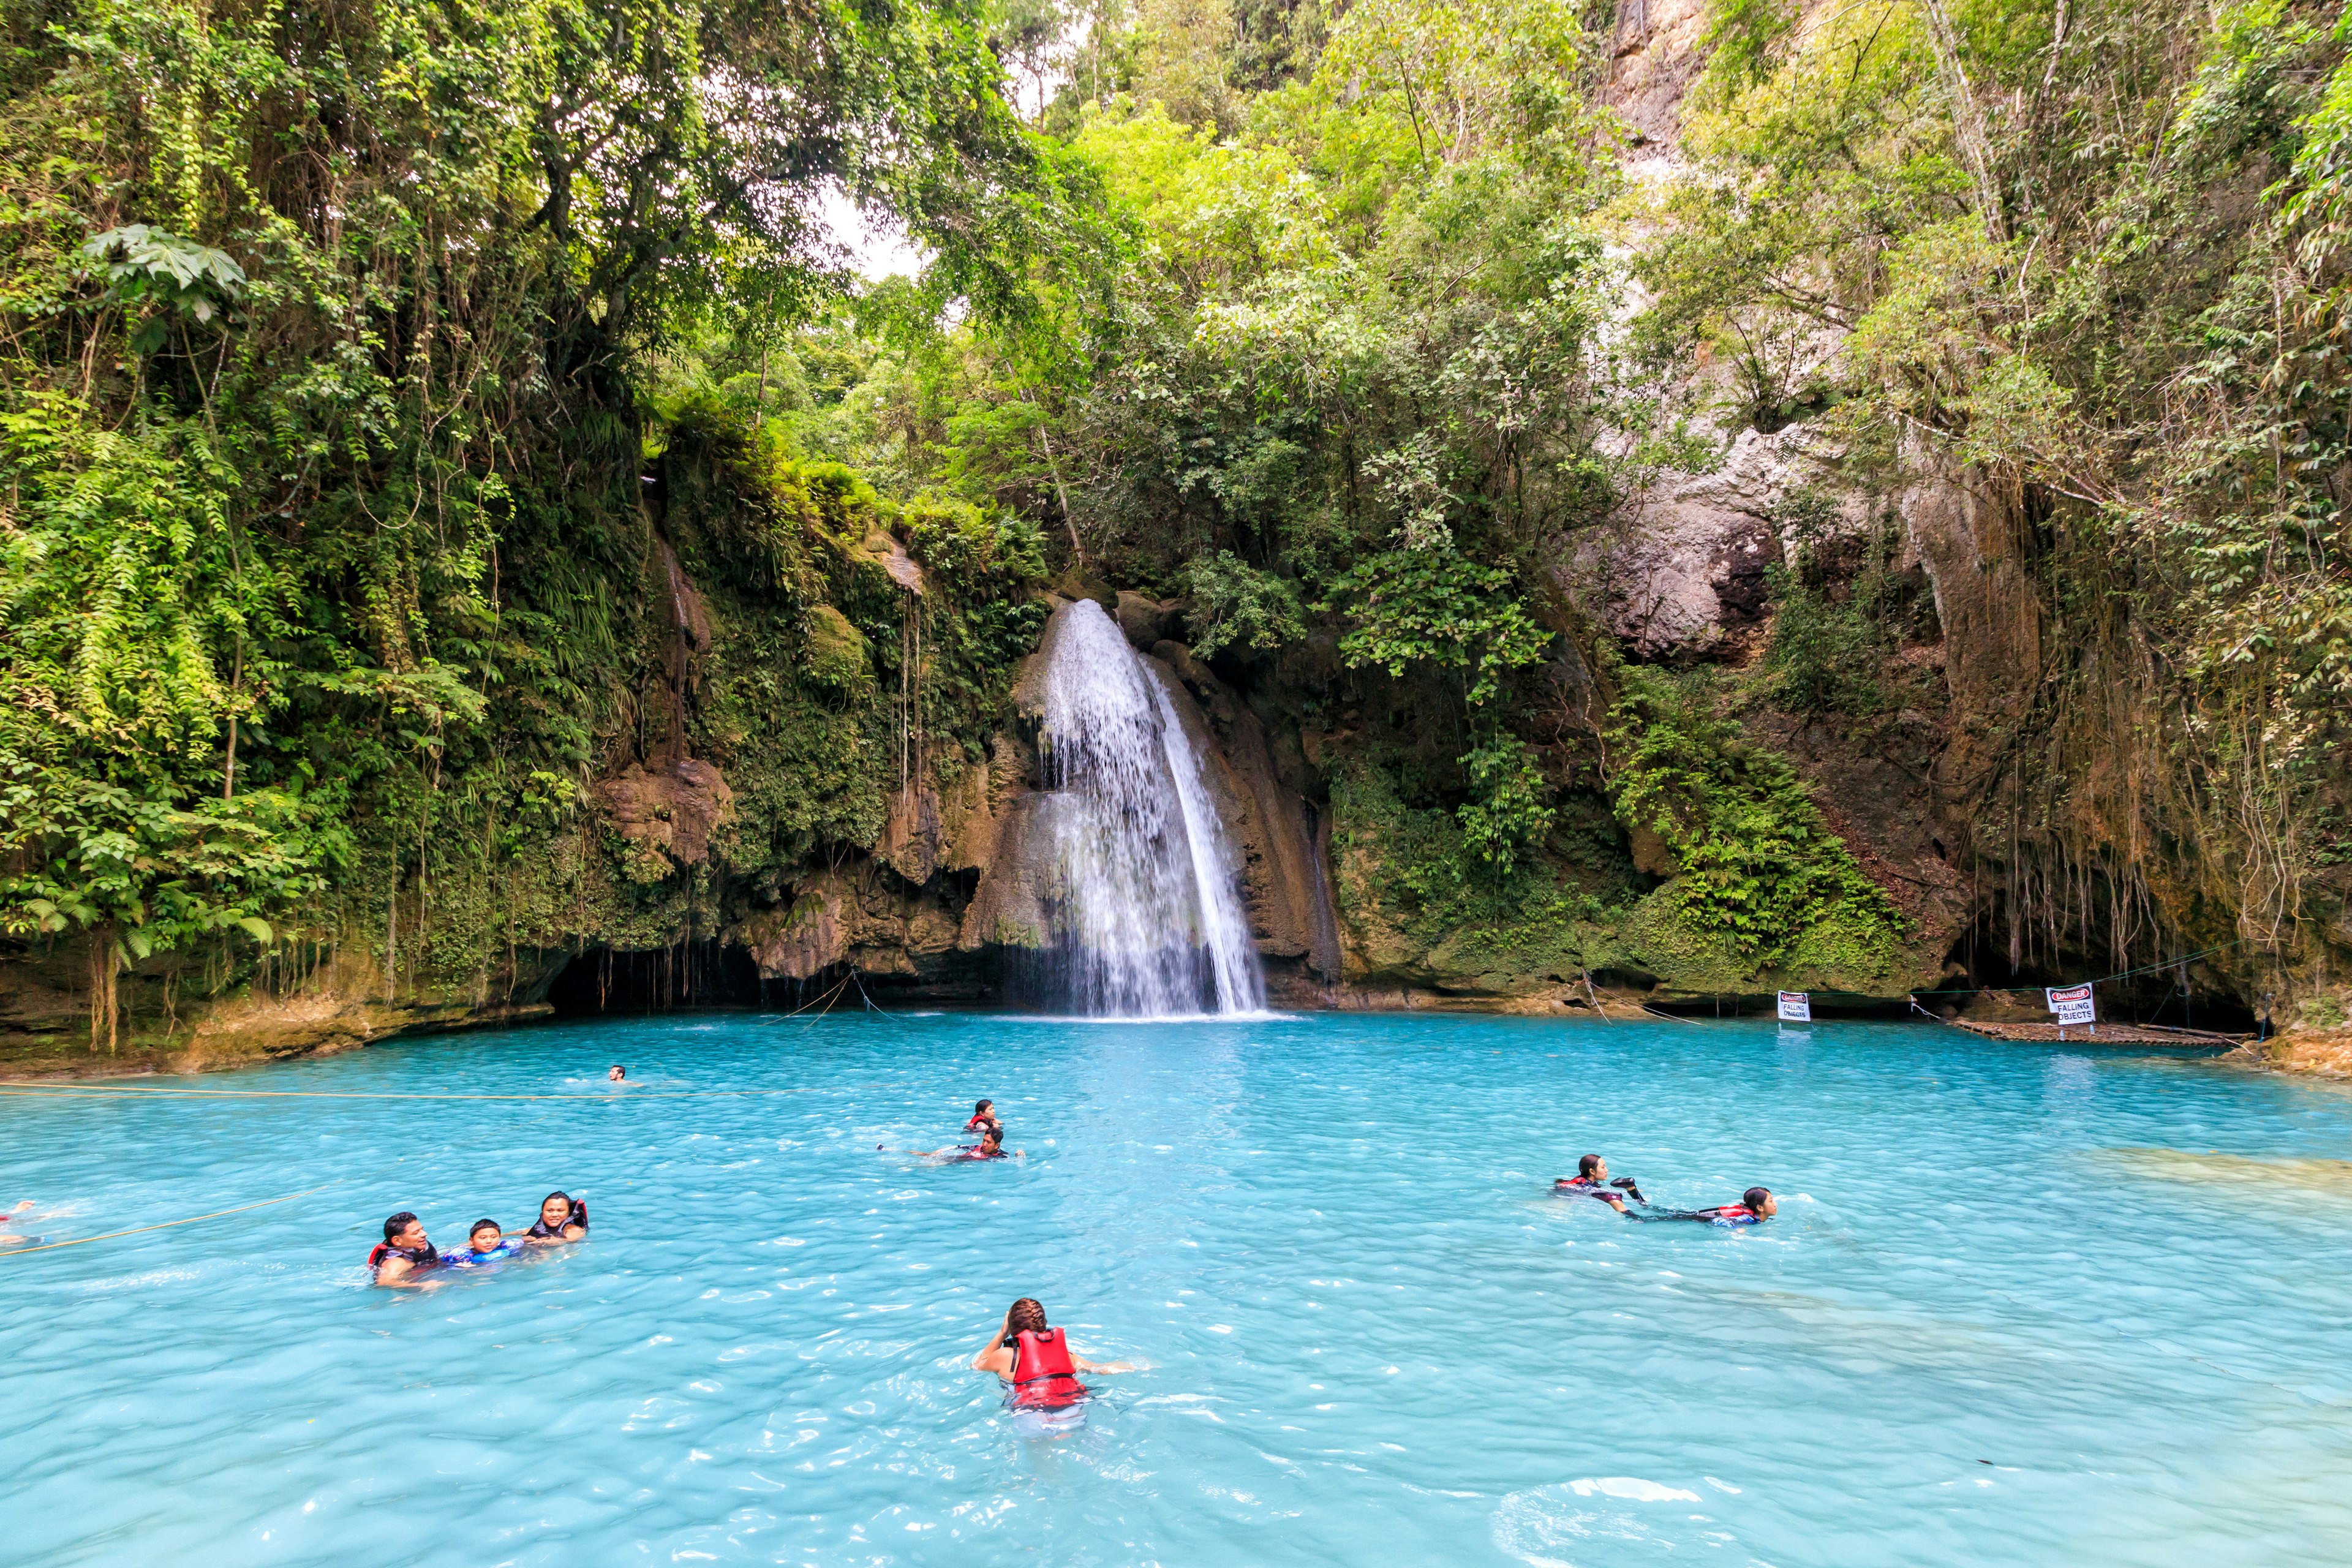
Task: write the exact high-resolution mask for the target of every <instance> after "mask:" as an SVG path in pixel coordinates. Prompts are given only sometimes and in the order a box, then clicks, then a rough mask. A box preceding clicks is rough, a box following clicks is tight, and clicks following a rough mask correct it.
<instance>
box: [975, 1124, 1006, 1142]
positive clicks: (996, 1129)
mask: <svg viewBox="0 0 2352 1568" xmlns="http://www.w3.org/2000/svg"><path fill="white" fill-rule="evenodd" d="M992 1138H993V1139H995V1140H996V1141H997V1142H999V1143H1002V1142H1004V1127H1003V1123H1002V1122H996V1121H992V1122H990V1123H989V1124H988V1125H987V1126H985V1127H983V1128H982V1129H981V1130H980V1141H981V1142H983V1143H985V1142H988V1141H989V1140H990V1139H992Z"/></svg>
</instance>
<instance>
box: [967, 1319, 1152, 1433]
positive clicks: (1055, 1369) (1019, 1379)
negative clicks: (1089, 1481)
mask: <svg viewBox="0 0 2352 1568" xmlns="http://www.w3.org/2000/svg"><path fill="white" fill-rule="evenodd" d="M1008 1341H1009V1343H1008ZM971 1370H972V1371H974V1372H992V1373H995V1374H996V1375H997V1376H998V1377H1000V1378H1002V1379H1003V1380H1004V1382H1005V1383H1007V1384H1010V1385H1011V1386H1012V1393H1013V1404H1014V1405H1016V1406H1018V1407H1020V1408H1021V1409H1024V1410H1065V1409H1067V1408H1068V1407H1069V1406H1071V1405H1076V1403H1077V1402H1078V1401H1079V1400H1081V1399H1084V1398H1085V1397H1086V1396H1087V1385H1086V1384H1083V1383H1080V1382H1079V1381H1078V1378H1077V1374H1078V1373H1082V1372H1091V1373H1106V1374H1107V1373H1115V1372H1133V1371H1134V1370H1135V1368H1134V1367H1133V1366H1132V1365H1130V1364H1129V1363H1126V1362H1123V1361H1106V1362H1093V1361H1088V1360H1087V1359H1086V1357H1084V1356H1082V1355H1080V1354H1078V1353H1077V1352H1076V1351H1075V1350H1074V1349H1072V1348H1071V1346H1070V1342H1069V1340H1068V1339H1067V1337H1066V1336H1065V1335H1064V1333H1063V1331H1061V1330H1059V1329H1049V1328H1047V1327H1046V1326H1045V1308H1044V1307H1043V1306H1042V1305H1040V1304H1039V1303H1038V1301H1037V1300H1036V1299H1035V1298H1034V1297H1031V1296H1024V1297H1022V1298H1021V1300H1018V1301H1015V1302H1013V1305H1012V1306H1011V1307H1010V1308H1008V1309H1007V1310H1006V1311H1005V1314H1004V1322H1003V1325H1002V1326H1001V1327H1000V1328H998V1329H997V1331H996V1337H995V1338H993V1339H992V1340H990V1341H989V1342H988V1345H987V1348H986V1349H984V1350H982V1352H980V1353H979V1354H978V1355H976V1356H974V1357H972V1358H971Z"/></svg>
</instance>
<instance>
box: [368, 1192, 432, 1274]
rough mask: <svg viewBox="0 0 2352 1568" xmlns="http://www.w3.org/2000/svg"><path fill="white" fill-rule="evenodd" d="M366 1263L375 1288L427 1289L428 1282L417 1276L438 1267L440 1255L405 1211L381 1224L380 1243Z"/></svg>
mask: <svg viewBox="0 0 2352 1568" xmlns="http://www.w3.org/2000/svg"><path fill="white" fill-rule="evenodd" d="M367 1261H368V1268H369V1271H370V1272H371V1273H373V1275H374V1276H375V1282H376V1283H377V1284H379V1285H428V1284H431V1283H432V1281H431V1280H428V1279H422V1278H420V1276H422V1275H425V1274H427V1273H430V1272H431V1271H432V1270H434V1269H436V1268H440V1267H441V1266H442V1258H441V1254H440V1253H439V1252H437V1251H436V1250H435V1249H434V1246H433V1243H432V1241H431V1240H430V1239H429V1238H427V1237H426V1236H425V1222H424V1221H422V1220H420V1219H418V1218H417V1217H416V1216H415V1215H413V1214H410V1213H409V1212H408V1211H407V1210H406V1209H403V1210H401V1211H400V1212H399V1213H398V1214H396V1215H393V1216H392V1217H391V1218H390V1219H388V1220H385V1221H384V1222H383V1240H382V1241H381V1242H379V1243H377V1244H376V1247H375V1249H374V1250H373V1251H372V1252H370V1253H369V1254H368V1260H367Z"/></svg>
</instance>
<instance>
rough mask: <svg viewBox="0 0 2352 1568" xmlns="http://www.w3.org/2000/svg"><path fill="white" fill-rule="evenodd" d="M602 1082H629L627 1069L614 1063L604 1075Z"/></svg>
mask: <svg viewBox="0 0 2352 1568" xmlns="http://www.w3.org/2000/svg"><path fill="white" fill-rule="evenodd" d="M604 1081H605V1082H606V1083H626V1082H628V1081H629V1069H628V1068H625V1067H623V1066H622V1065H621V1064H620V1063H618V1062H614V1064H613V1065H612V1068H610V1069H609V1070H608V1071H606V1073H605V1074H604Z"/></svg>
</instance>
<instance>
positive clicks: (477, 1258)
mask: <svg viewBox="0 0 2352 1568" xmlns="http://www.w3.org/2000/svg"><path fill="white" fill-rule="evenodd" d="M527 1245H528V1244H527V1243H526V1242H525V1241H524V1240H523V1239H522V1237H520V1236H513V1237H509V1236H508V1235H507V1234H506V1233H505V1232H504V1231H502V1230H500V1229H499V1222H498V1221H496V1220H494V1219H478V1220H476V1221H475V1222H474V1228H473V1229H472V1230H470V1231H468V1232H467V1233H466V1249H465V1250H464V1251H463V1252H445V1253H443V1254H442V1255H441V1261H442V1262H443V1263H444V1264H445V1265H446V1266H447V1267H449V1268H480V1267H482V1266H483V1265H484V1264H486V1263H496V1262H498V1261H499V1259H501V1258H512V1257H513V1256H514V1255H515V1254H517V1253H519V1252H520V1251H521V1250H522V1249H523V1247H525V1246H527Z"/></svg>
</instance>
